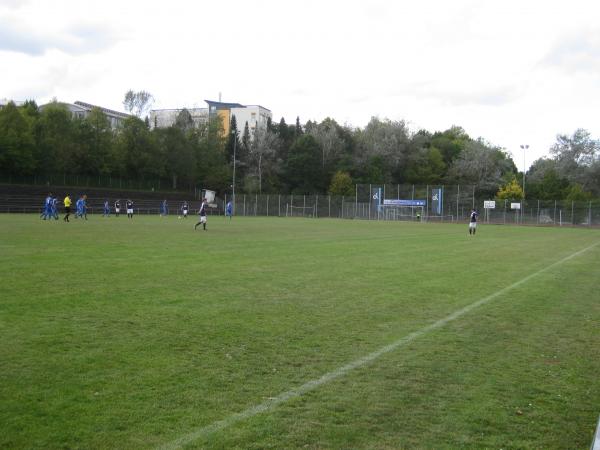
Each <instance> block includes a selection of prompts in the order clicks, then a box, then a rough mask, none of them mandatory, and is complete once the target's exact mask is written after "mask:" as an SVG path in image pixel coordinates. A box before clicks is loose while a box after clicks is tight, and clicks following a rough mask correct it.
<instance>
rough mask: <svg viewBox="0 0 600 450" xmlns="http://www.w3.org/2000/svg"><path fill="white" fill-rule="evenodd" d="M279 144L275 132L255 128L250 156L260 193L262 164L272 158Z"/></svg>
mask: <svg viewBox="0 0 600 450" xmlns="http://www.w3.org/2000/svg"><path fill="white" fill-rule="evenodd" d="M280 145H281V143H280V140H279V138H278V137H277V135H276V134H275V133H272V132H270V131H268V130H264V129H261V128H257V129H256V131H255V133H254V139H253V140H252V144H251V146H250V158H251V161H252V163H253V164H254V165H255V168H256V174H257V176H258V192H259V193H262V177H263V166H264V164H265V162H266V161H267V162H268V161H269V160H272V159H273V157H274V156H275V154H276V153H277V149H278V148H279V146H280Z"/></svg>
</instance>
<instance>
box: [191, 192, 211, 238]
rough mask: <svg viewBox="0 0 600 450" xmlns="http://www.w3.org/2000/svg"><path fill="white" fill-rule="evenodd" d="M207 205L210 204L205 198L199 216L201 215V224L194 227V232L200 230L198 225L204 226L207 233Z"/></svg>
mask: <svg viewBox="0 0 600 450" xmlns="http://www.w3.org/2000/svg"><path fill="white" fill-rule="evenodd" d="M207 204H208V202H207V201H206V199H205V198H203V199H202V205H201V206H200V210H199V211H198V214H200V222H198V223H197V224H196V225H194V230H195V229H196V228H198V225H200V224H202V227H203V228H204V231H206V205H207Z"/></svg>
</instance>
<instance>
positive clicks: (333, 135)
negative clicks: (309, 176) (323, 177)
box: [307, 118, 344, 167]
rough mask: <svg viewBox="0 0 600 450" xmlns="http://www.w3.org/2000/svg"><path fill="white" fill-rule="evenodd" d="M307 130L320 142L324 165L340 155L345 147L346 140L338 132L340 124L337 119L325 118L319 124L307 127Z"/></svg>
mask: <svg viewBox="0 0 600 450" xmlns="http://www.w3.org/2000/svg"><path fill="white" fill-rule="evenodd" d="M307 132H308V133H309V134H311V135H312V136H313V137H314V138H315V140H316V141H317V142H318V143H319V146H320V147H321V151H322V159H321V163H322V167H325V164H326V162H328V161H330V160H331V159H332V158H335V157H336V156H337V155H339V154H340V153H341V152H342V151H343V149H344V141H343V139H342V138H341V137H340V135H339V132H338V124H337V123H336V122H335V120H332V119H329V118H327V119H325V120H323V121H322V122H321V123H320V124H318V125H313V126H310V127H307Z"/></svg>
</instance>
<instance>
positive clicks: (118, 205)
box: [115, 199, 121, 217]
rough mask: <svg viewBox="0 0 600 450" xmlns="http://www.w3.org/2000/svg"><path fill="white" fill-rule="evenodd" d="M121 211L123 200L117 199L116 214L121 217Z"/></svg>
mask: <svg viewBox="0 0 600 450" xmlns="http://www.w3.org/2000/svg"><path fill="white" fill-rule="evenodd" d="M120 212H121V200H120V199H117V200H116V201H115V216H116V217H119V213H120Z"/></svg>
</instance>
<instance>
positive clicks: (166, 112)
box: [149, 108, 208, 128]
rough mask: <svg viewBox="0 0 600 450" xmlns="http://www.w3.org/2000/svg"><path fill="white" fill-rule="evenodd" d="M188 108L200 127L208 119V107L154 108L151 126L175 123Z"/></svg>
mask: <svg viewBox="0 0 600 450" xmlns="http://www.w3.org/2000/svg"><path fill="white" fill-rule="evenodd" d="M184 109H187V111H188V112H189V113H190V116H191V117H192V121H193V122H194V126H196V127H198V126H199V125H200V124H202V123H206V122H207V121H208V108H189V109H188V108H181V109H153V110H152V111H150V116H149V120H150V128H167V127H170V126H173V125H175V122H176V121H177V116H179V114H180V113H181V111H183V110H184Z"/></svg>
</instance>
